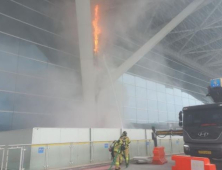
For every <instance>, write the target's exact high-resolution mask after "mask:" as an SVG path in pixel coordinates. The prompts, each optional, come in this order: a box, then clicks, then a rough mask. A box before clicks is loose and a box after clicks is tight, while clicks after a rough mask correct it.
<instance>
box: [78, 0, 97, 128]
mask: <svg viewBox="0 0 222 170" xmlns="http://www.w3.org/2000/svg"><path fill="white" fill-rule="evenodd" d="M76 13H77V23H78V37H79V50H80V62H81V74H82V87H83V97H84V104H85V108H86V110H84V111H83V112H84V113H85V114H86V115H85V116H87V114H90V115H88V118H87V119H89V120H90V119H91V121H88V122H87V123H89V124H88V127H93V126H94V125H92V123H95V121H94V120H92V119H93V118H95V117H96V116H95V115H93V114H96V110H95V108H96V107H95V69H94V56H93V44H92V42H93V41H92V22H91V5H90V0H76ZM87 119H84V120H87ZM95 119H96V118H95ZM84 123H85V122H84Z"/></svg>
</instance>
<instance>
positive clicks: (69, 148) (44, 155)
mask: <svg viewBox="0 0 222 170" xmlns="http://www.w3.org/2000/svg"><path fill="white" fill-rule="evenodd" d="M111 143H112V141H93V142H70V143H46V144H21V145H8V146H4V145H3V146H0V151H2V160H1V170H9V169H18V170H24V169H25V170H37V169H38V170H48V169H56V168H65V167H67V168H72V167H76V166H81V165H86V164H95V163H104V162H109V161H111V155H110V153H109V151H108V148H109V146H110V144H111ZM158 143H159V145H161V146H164V147H165V152H166V154H168V155H170V154H175V153H182V152H183V139H159V140H158ZM153 147H154V144H153V141H152V140H144V139H143V140H133V141H132V142H131V145H130V155H131V158H132V157H134V156H152V151H153ZM5 153H6V155H5Z"/></svg>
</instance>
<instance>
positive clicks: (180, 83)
mask: <svg viewBox="0 0 222 170" xmlns="http://www.w3.org/2000/svg"><path fill="white" fill-rule="evenodd" d="M70 16H71V17H70ZM107 21H108V19H107ZM0 24H1V26H0V130H12V129H23V128H31V127H35V126H40V127H42V126H44V127H56V126H57V127H74V126H75V124H77V123H78V121H79V120H78V118H79V117H78V114H81V111H80V110H78V109H77V107H76V106H79V105H80V103H81V102H82V84H81V68H80V67H81V66H80V58H79V56H80V54H79V46H78V34H77V19H76V13H75V1H74V0H66V1H60V0H53V1H49V0H32V1H31V0H13V1H9V0H2V1H1V6H0ZM112 43H113V44H112V45H107V46H108V47H107V46H106V48H104V49H105V50H106V51H105V52H106V54H107V58H109V60H108V65H109V64H110V65H112V66H114V67H118V66H119V65H121V64H122V63H123V62H124V61H125V60H126V59H127V58H128V57H129V56H131V54H132V53H133V52H134V51H133V50H132V51H129V50H127V48H124V45H123V44H121V43H119V44H118V41H116V42H112ZM121 45H122V46H121ZM133 48H135V46H134V45H132V49H133ZM136 48H137V47H136ZM134 50H135V49H134ZM98 60H99V59H98ZM97 65H98V66H99V64H97ZM104 72H105V71H104ZM98 80H100V79H99V78H98ZM209 80H210V77H206V76H205V75H203V74H202V73H200V72H198V71H196V70H194V69H192V68H190V67H189V66H185V65H183V64H181V63H180V62H179V61H176V60H175V59H172V58H171V57H170V56H167V55H159V54H157V53H155V52H150V53H149V54H147V55H146V56H144V57H143V58H142V59H141V60H140V61H139V62H138V63H137V64H135V65H134V66H133V67H132V68H130V69H129V70H128V72H127V73H125V74H124V75H122V76H121V77H120V78H119V80H118V82H120V83H121V84H122V85H123V87H124V88H122V95H123V96H124V97H123V98H124V101H123V102H121V109H122V115H123V118H124V120H125V121H126V122H130V123H133V124H137V125H143V124H149V123H159V124H161V123H169V122H177V114H178V112H179V111H180V110H181V109H182V107H184V106H191V105H196V104H203V103H210V102H211V101H210V99H209V98H206V93H207V86H208V84H209ZM115 105H116V103H115ZM102 116H104V117H106V115H102ZM102 116H101V117H102ZM107 117H108V116H107ZM101 119H103V117H102V118H101ZM104 126H106V125H104Z"/></svg>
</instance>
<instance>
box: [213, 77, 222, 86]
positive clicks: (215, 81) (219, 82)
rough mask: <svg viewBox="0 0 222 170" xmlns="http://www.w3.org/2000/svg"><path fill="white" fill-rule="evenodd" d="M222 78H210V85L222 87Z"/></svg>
mask: <svg viewBox="0 0 222 170" xmlns="http://www.w3.org/2000/svg"><path fill="white" fill-rule="evenodd" d="M221 85H222V84H221V79H213V80H210V86H211V87H212V88H213V87H221Z"/></svg>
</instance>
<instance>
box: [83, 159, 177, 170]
mask: <svg viewBox="0 0 222 170" xmlns="http://www.w3.org/2000/svg"><path fill="white" fill-rule="evenodd" d="M168 160H169V162H168V163H167V164H165V165H151V164H130V166H129V167H128V168H127V170H147V169H150V170H171V167H172V165H174V162H173V161H171V160H170V159H168ZM109 167H110V166H103V167H98V168H91V169H84V170H108V169H109ZM123 169H126V167H125V165H122V167H121V170H123ZM113 170H114V168H113Z"/></svg>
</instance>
